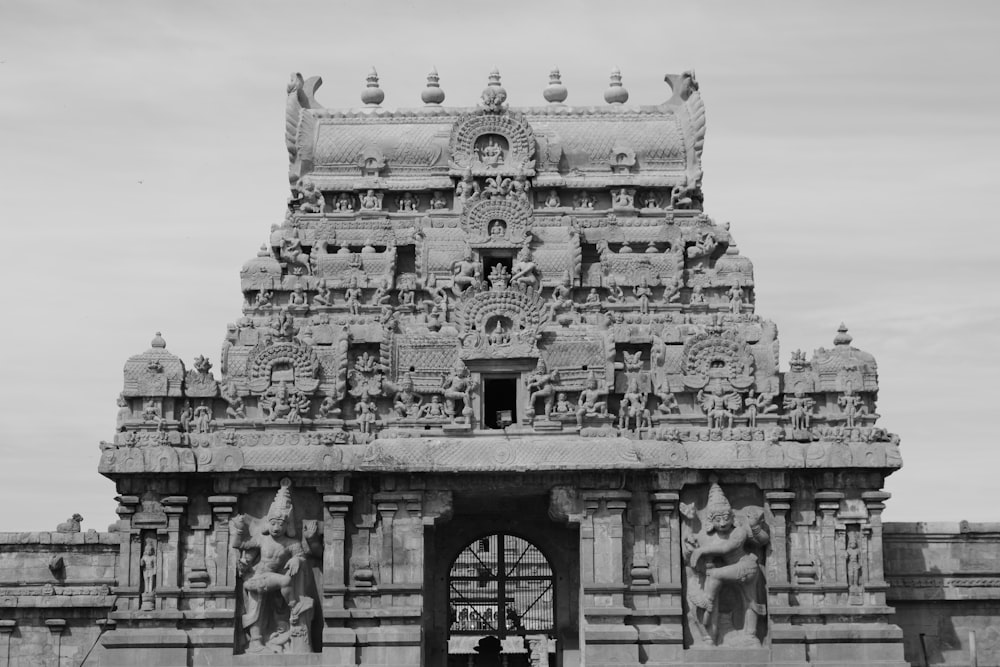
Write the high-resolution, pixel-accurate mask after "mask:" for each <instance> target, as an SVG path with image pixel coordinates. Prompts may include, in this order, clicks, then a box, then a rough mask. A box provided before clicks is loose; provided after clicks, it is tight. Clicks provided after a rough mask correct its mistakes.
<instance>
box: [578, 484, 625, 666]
mask: <svg viewBox="0 0 1000 667" xmlns="http://www.w3.org/2000/svg"><path fill="white" fill-rule="evenodd" d="M582 495H583V502H584V512H585V514H584V519H583V522H582V523H581V526H580V538H581V543H582V544H581V547H582V550H583V552H582V553H581V558H580V561H581V570H582V571H581V577H580V578H581V581H582V582H583V599H582V600H581V604H582V605H583V616H584V619H583V620H584V627H583V629H582V630H583V635H584V642H585V657H584V661H585V663H586V664H587V665H590V666H591V667H595V666H597V665H621V664H635V663H637V662H638V661H639V650H638V637H639V634H638V631H637V630H636V629H635V628H634V627H632V626H630V625H625V618H626V617H627V616H629V615H631V610H630V609H629V608H628V607H626V606H625V590H626V587H625V581H624V567H623V563H622V554H623V548H624V545H623V544H622V536H623V532H624V531H623V528H624V527H623V514H624V512H625V509H626V507H628V499H629V498H630V497H631V495H632V492H631V491H624V490H622V491H619V490H590V491H584V492H583V494H582Z"/></svg>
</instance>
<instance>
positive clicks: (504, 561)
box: [448, 532, 556, 667]
mask: <svg viewBox="0 0 1000 667" xmlns="http://www.w3.org/2000/svg"><path fill="white" fill-rule="evenodd" d="M555 612H556V595H555V576H554V575H553V572H552V565H551V563H549V561H548V559H547V558H546V557H545V555H544V554H543V553H542V552H541V550H540V549H539V548H538V547H537V546H535V545H534V544H532V543H531V542H529V541H528V540H526V539H524V538H523V537H519V536H517V535H512V534H510V533H506V532H496V533H492V534H489V535H485V536H483V537H479V538H477V539H475V540H472V541H471V542H470V543H469V544H467V545H466V546H465V548H463V549H462V550H461V551H460V552H459V554H458V556H457V557H456V558H455V560H454V561H453V562H452V564H451V567H450V568H449V572H448V664H449V666H454V667H459V666H461V667H466V666H467V665H471V664H476V662H475V659H476V656H479V655H480V654H482V652H483V650H484V647H485V646H489V645H490V643H492V644H493V645H494V646H495V647H496V648H499V650H500V651H501V654H502V660H501V661H500V664H503V665H506V667H520V666H522V665H524V666H526V665H528V664H529V663H530V662H531V653H532V652H536V653H538V652H543V653H544V654H546V655H545V661H544V663H543V664H547V662H548V655H547V654H548V653H550V652H554V650H555V643H554V637H555V634H556V618H555ZM488 637H494V638H496V640H499V645H497V642H496V641H494V640H492V639H485V638H488ZM484 641H485V642H486V643H485V644H484V643H482V642H484ZM477 647H478V651H477ZM536 664H537V657H536Z"/></svg>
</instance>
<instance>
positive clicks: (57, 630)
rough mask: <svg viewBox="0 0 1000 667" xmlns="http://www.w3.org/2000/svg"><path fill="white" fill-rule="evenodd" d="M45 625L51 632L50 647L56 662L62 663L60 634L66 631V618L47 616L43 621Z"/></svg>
mask: <svg viewBox="0 0 1000 667" xmlns="http://www.w3.org/2000/svg"><path fill="white" fill-rule="evenodd" d="M45 627H47V628H48V629H49V632H50V633H51V634H52V648H53V653H54V654H55V656H56V660H55V662H56V664H60V663H62V636H63V633H64V632H65V631H66V620H65V619H62V618H49V619H46V621H45Z"/></svg>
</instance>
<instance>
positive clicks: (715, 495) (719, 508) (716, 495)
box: [705, 475, 733, 516]
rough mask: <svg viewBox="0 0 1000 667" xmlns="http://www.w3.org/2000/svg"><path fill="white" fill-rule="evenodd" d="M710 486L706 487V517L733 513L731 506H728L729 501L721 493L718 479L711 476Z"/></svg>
mask: <svg viewBox="0 0 1000 667" xmlns="http://www.w3.org/2000/svg"><path fill="white" fill-rule="evenodd" d="M710 481H711V486H709V487H708V503H707V504H706V505H705V512H706V514H707V515H708V516H713V515H716V514H722V513H723V512H729V513H731V512H732V511H733V507H732V505H730V504H729V499H728V498H726V494H725V493H723V492H722V487H721V486H719V481H718V478H717V477H716V476H715V475H712V477H711V478H710Z"/></svg>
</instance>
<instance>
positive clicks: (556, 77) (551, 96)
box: [542, 67, 569, 104]
mask: <svg viewBox="0 0 1000 667" xmlns="http://www.w3.org/2000/svg"><path fill="white" fill-rule="evenodd" d="M542 95H543V96H544V97H545V101H546V102H548V103H549V104H562V103H563V102H565V101H566V97H567V96H568V95H569V91H567V90H566V86H564V85H563V82H562V78H561V76H560V74H559V68H558V67H553V68H552V71H551V72H549V85H548V86H546V88H545V90H544V91H542Z"/></svg>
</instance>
